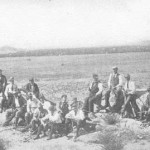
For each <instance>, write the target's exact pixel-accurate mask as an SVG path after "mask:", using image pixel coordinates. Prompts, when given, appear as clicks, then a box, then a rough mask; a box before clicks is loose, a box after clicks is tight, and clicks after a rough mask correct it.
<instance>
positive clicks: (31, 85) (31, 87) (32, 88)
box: [25, 78, 39, 98]
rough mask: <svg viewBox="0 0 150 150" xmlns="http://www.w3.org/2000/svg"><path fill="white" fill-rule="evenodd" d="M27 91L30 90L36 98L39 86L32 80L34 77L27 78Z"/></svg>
mask: <svg viewBox="0 0 150 150" xmlns="http://www.w3.org/2000/svg"><path fill="white" fill-rule="evenodd" d="M25 89H26V91H27V92H31V93H33V94H34V95H35V97H36V98H39V87H38V85H37V84H36V83H35V82H34V78H30V79H29V83H28V84H27V85H26V86H25Z"/></svg>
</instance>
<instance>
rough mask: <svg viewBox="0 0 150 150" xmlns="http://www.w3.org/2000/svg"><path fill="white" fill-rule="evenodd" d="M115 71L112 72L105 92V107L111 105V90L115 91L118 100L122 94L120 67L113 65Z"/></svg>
mask: <svg viewBox="0 0 150 150" xmlns="http://www.w3.org/2000/svg"><path fill="white" fill-rule="evenodd" d="M112 69H113V73H112V74H110V76H109V80H108V88H109V89H108V91H107V92H106V93H105V103H106V104H105V107H108V106H109V97H110V93H111V91H113V92H115V94H116V99H117V100H118V99H119V97H120V95H121V87H122V84H123V80H122V76H121V75H120V74H119V73H118V67H116V66H115V67H113V68H112Z"/></svg>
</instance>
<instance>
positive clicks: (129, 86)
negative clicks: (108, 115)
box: [124, 81, 136, 94]
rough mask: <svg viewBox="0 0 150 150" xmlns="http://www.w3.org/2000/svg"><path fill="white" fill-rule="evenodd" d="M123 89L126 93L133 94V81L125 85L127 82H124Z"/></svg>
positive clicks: (134, 89)
mask: <svg viewBox="0 0 150 150" xmlns="http://www.w3.org/2000/svg"><path fill="white" fill-rule="evenodd" d="M124 89H125V91H126V92H127V94H134V93H135V91H136V88H135V83H134V82H133V81H129V82H128V87H127V82H126V83H125V85H124Z"/></svg>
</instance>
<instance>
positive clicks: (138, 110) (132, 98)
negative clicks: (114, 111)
mask: <svg viewBox="0 0 150 150" xmlns="http://www.w3.org/2000/svg"><path fill="white" fill-rule="evenodd" d="M131 104H132V107H133V109H134V112H135V114H136V117H139V112H140V109H139V107H138V105H137V103H136V97H135V95H132V97H131Z"/></svg>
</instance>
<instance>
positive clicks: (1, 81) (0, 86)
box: [0, 69, 7, 94]
mask: <svg viewBox="0 0 150 150" xmlns="http://www.w3.org/2000/svg"><path fill="white" fill-rule="evenodd" d="M6 85H7V79H6V77H5V76H4V75H3V74H2V70H1V69H0V91H1V92H2V93H3V94H4V92H5V88H6Z"/></svg>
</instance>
